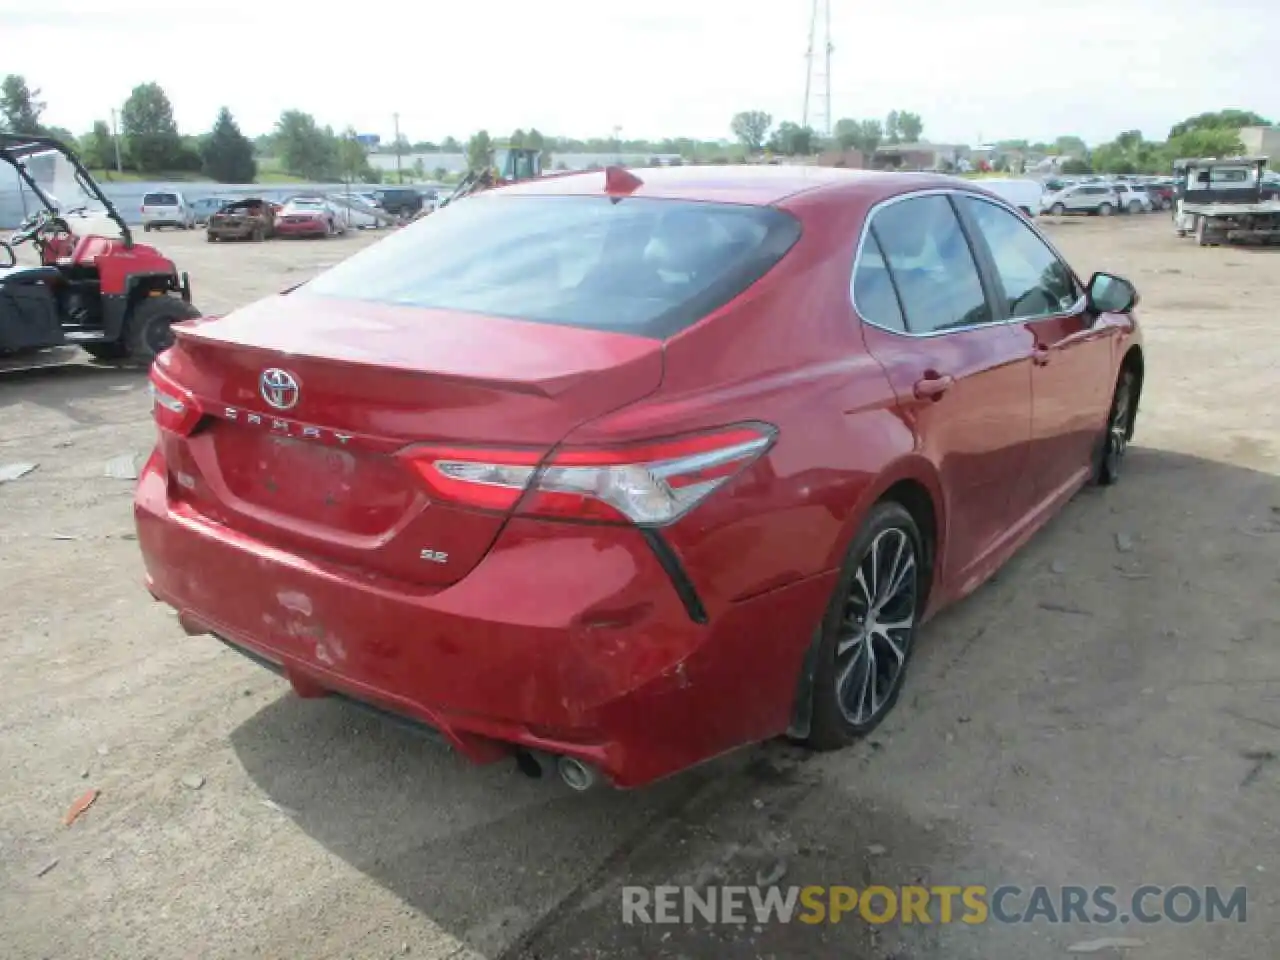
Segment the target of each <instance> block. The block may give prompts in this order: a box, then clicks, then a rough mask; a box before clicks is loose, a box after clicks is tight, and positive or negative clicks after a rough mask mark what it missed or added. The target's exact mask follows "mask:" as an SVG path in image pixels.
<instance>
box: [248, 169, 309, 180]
mask: <svg viewBox="0 0 1280 960" xmlns="http://www.w3.org/2000/svg"><path fill="white" fill-rule="evenodd" d="M256 182H258V183H306V182H307V178H306V177H295V176H294V175H293V174H291V173H285V172H284V171H282V170H259V171H258V179H257V181H256Z"/></svg>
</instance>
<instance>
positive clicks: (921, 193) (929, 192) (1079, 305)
mask: <svg viewBox="0 0 1280 960" xmlns="http://www.w3.org/2000/svg"><path fill="white" fill-rule="evenodd" d="M939 195H941V196H947V197H950V196H961V197H973V198H974V199H975V200H982V201H985V202H986V203H990V204H992V205H993V206H997V207H1000V208H1002V209H1003V210H1005V211H1006V212H1008V213H1010V214H1012V215H1013V216H1015V217H1017V218H1019V219H1020V220H1022V221H1023V222H1025V223H1026V224H1027V225H1028V226H1029V227H1031V230H1032V232H1033V233H1034V234H1035V235H1036V236H1037V237H1039V239H1040V240H1041V242H1043V243H1044V245H1045V246H1047V247H1048V248H1049V252H1050V253H1052V254H1053V255H1054V256H1055V257H1057V258H1058V262H1059V263H1061V264H1062V265H1063V266H1064V267H1066V268H1067V272H1068V273H1070V274H1071V276H1072V278H1073V279H1074V280H1075V281H1076V283H1077V285H1079V286H1080V287H1081V288H1083V287H1084V284H1082V283H1080V278H1079V277H1078V276H1077V275H1076V272H1075V271H1074V270H1072V269H1071V264H1069V263H1068V262H1067V259H1066V258H1065V257H1064V256H1063V255H1062V254H1061V253H1060V252H1059V251H1058V248H1057V247H1055V246H1054V245H1053V244H1052V243H1051V242H1050V241H1049V239H1048V238H1047V237H1046V236H1045V235H1044V234H1043V233H1041V231H1040V228H1039V227H1037V226H1036V225H1035V224H1034V223H1032V222H1031V221H1029V220H1027V218H1026V217H1024V216H1023V215H1022V214H1021V213H1020V212H1018V210H1017V209H1015V208H1014V207H1013V206H1011V205H1010V204H1009V203H1007V202H1006V201H1005V200H1003V199H1002V198H1000V197H988V196H986V195H985V194H981V193H978V192H976V191H973V190H966V189H964V188H963V187H927V188H925V189H923V190H913V191H910V192H908V193H899V194H895V195H894V196H892V197H886V198H885V199H883V200H877V201H876V202H875V203H873V204H872V205H871V208H870V209H869V210H867V213H866V216H865V217H863V218H862V233H861V235H860V236H859V237H858V249H857V251H856V252H855V253H854V256H853V270H852V271H850V273H849V303H850V305H851V306H852V307H853V310H854V312H855V313H856V314H857V315H858V320H859V321H860V322H862V323H865V324H866V325H867V326H869V327H875V328H876V329H877V330H881V331H883V332H884V333H891V334H893V335H894V336H898V337H908V338H910V339H913V340H924V339H928V338H931V337H945V336H949V335H950V334H953V333H968V332H969V331H971V330H985V329H987V328H989V327H1006V326H1010V325H1011V324H1015V323H1030V322H1032V321H1036V320H1049V319H1053V318H1055V317H1067V316H1071V315H1072V314H1076V313H1079V312H1080V311H1081V310H1083V309H1084V306H1085V302H1086V300H1087V297H1086V296H1085V295H1084V294H1081V296H1080V298H1079V299H1078V300H1076V302H1075V303H1074V304H1072V307H1071V309H1070V310H1064V311H1062V312H1061V313H1048V314H1045V315H1044V316H1042V317H1006V318H1005V319H1003V320H988V321H986V322H985V323H967V324H965V325H964V326H962V327H947V328H946V329H943V330H929V331H926V332H924V333H914V332H912V331H910V330H894V329H893V328H892V327H886V326H882V325H881V324H878V323H873V322H872V321H870V320H868V319H867V318H866V316H865V315H864V314H863V312H862V310H861V309H860V308H859V307H858V300H857V297H855V296H854V292H853V290H854V280H855V279H856V277H857V276H858V267H859V266H861V264H862V248H863V247H864V246H865V245H866V242H867V237H868V236H869V235H870V233H871V224H872V221H873V220H874V219H875V216H876V214H878V213H879V212H880V211H881V210H883V209H884V208H885V207H890V206H893V205H894V204H895V203H901V202H902V201H904V200H912V199H915V198H916V197H932V196H939ZM956 216H957V219H958V217H959V215H958V214H957V215H956ZM966 247H968V238H967V237H966ZM969 255H970V256H971V257H974V265H973V267H974V270H976V271H977V273H978V277H979V279H980V280H981V278H982V267H981V266H980V265H979V264H978V263H977V256H976V254H975V253H974V251H973V250H972V249H971V248H970V249H969ZM886 265H887V261H886ZM984 289H985V288H984ZM903 323H904V324H907V323H910V320H909V319H908V318H907V316H906V312H905V311H903Z"/></svg>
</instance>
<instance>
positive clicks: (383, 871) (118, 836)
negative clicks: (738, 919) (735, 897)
mask: <svg viewBox="0 0 1280 960" xmlns="http://www.w3.org/2000/svg"><path fill="white" fill-rule="evenodd" d="M1049 229H1050V230H1051V231H1052V233H1053V235H1054V236H1055V237H1056V238H1057V239H1058V240H1059V242H1060V243H1061V246H1062V247H1063V249H1064V250H1065V251H1066V252H1067V254H1068V255H1069V256H1070V257H1072V259H1073V260H1074V261H1075V263H1076V265H1077V267H1078V268H1079V269H1081V270H1082V271H1087V270H1088V269H1091V268H1100V267H1107V268H1110V269H1113V270H1116V271H1118V272H1122V273H1124V274H1127V275H1128V276H1129V277H1131V278H1132V279H1133V280H1134V281H1135V282H1136V283H1137V284H1138V286H1139V289H1140V290H1141V291H1142V293H1143V304H1142V308H1141V313H1142V318H1143V321H1144V323H1145V325H1146V329H1147V337H1148V345H1149V347H1148V358H1149V359H1148V371H1149V373H1148V384H1147V389H1146V395H1145V397H1144V408H1143V411H1142V416H1141V418H1140V420H1139V428H1138V435H1137V438H1136V443H1137V446H1136V447H1135V448H1134V449H1133V451H1132V455H1131V459H1130V461H1129V464H1128V473H1127V475H1126V476H1125V478H1124V479H1123V481H1122V483H1121V484H1120V486H1119V487H1117V488H1114V489H1111V490H1108V491H1105V492H1102V491H1098V490H1088V491H1085V492H1084V493H1082V494H1081V495H1080V496H1079V497H1078V498H1077V499H1076V500H1075V502H1073V503H1072V504H1071V505H1070V506H1069V508H1068V509H1067V510H1066V511H1065V513H1064V514H1063V515H1062V516H1061V517H1059V518H1058V519H1057V520H1056V521H1055V522H1054V523H1053V524H1052V525H1051V526H1050V527H1049V528H1048V529H1047V530H1045V531H1044V532H1042V533H1041V534H1040V535H1039V536H1038V537H1036V539H1035V540H1034V541H1033V542H1032V543H1031V544H1030V545H1029V546H1028V547H1027V548H1026V549H1025V550H1024V551H1023V552H1022V553H1021V554H1020V555H1019V556H1018V557H1017V558H1016V559H1015V561H1014V562H1013V563H1012V564H1010V565H1009V566H1008V567H1007V568H1006V569H1005V570H1004V571H1002V573H1001V574H1000V575H999V576H998V577H997V578H996V580H995V581H993V582H992V583H990V584H989V585H987V586H986V587H984V588H983V589H981V590H980V591H979V592H978V593H977V594H976V595H975V596H974V597H972V598H971V599H969V600H968V601H966V602H965V603H963V604H962V605H960V607H959V608H957V609H954V610H952V611H950V612H949V613H947V614H945V615H943V616H942V617H940V618H939V619H938V620H937V621H935V622H934V623H933V624H932V625H931V627H930V628H928V629H927V631H926V632H925V635H924V637H923V639H922V642H921V647H920V651H919V656H918V659H917V660H916V662H915V666H914V672H913V674H912V676H911V678H910V679H909V681H908V688H907V691H906V694H905V696H904V699H903V702H902V703H901V705H900V706H899V708H898V710H897V711H896V712H895V713H894V714H893V716H892V717H891V719H890V720H889V721H888V722H887V723H886V725H885V726H884V727H883V728H882V730H881V731H880V732H879V734H878V735H877V736H876V737H875V738H874V739H873V740H872V741H870V742H867V743H864V744H861V745H860V746H858V747H856V748H854V749H851V750H848V751H845V752H843V753H838V754H831V755H825V756H822V757H818V758H807V757H805V756H804V755H803V754H800V753H798V752H795V751H793V750H792V749H791V748H788V747H786V746H783V745H777V744H774V745H768V746H764V747H760V748H755V749H751V750H747V751H743V752H741V753H740V754H738V755H736V756H733V757H730V758H727V759H725V760H723V761H721V762H718V763H716V764H714V765H711V766H709V767H707V768H704V769H700V770H698V771H696V772H693V773H691V774H688V775H686V776H683V777H680V778H677V779H675V780H673V781H671V782H667V783H665V784H662V785H661V786H659V787H658V788H656V789H652V790H649V791H645V792H640V793H626V794H624V793H615V792H610V791H607V790H606V791H597V792H595V793H592V794H588V795H585V796H574V795H569V794H567V793H566V792H564V791H563V790H561V789H557V788H556V787H554V786H552V785H549V784H547V783H538V782H533V781H529V780H526V779H524V778H522V777H519V776H518V775H517V774H516V773H515V772H514V770H513V768H512V767H510V766H508V765H506V764H503V765H499V766H496V767H488V768H483V769H478V768H471V767H467V766H464V765H463V764H462V763H461V762H460V761H458V760H455V759H454V758H452V757H451V756H449V755H446V754H443V753H441V752H440V751H439V749H438V748H436V747H435V746H433V745H431V744H430V743H425V742H423V741H422V740H420V739H418V738H417V737H415V736H413V735H412V734H410V733H407V732H404V731H401V730H400V729H398V728H394V727H391V726H389V725H387V724H386V723H384V722H381V721H379V720H377V719H374V718H368V717H365V716H364V715H363V714H360V713H357V712H355V711H353V710H351V709H350V708H346V707H343V706H341V705H338V704H334V703H330V702H315V701H306V702H304V701H302V700H299V699H296V698H294V697H293V696H292V695H291V694H290V693H288V692H287V690H286V687H285V685H284V684H283V682H281V681H279V680H277V679H275V678H274V677H273V676H271V675H269V674H267V673H266V672H265V671H262V670H260V669H259V668H258V667H256V666H254V665H252V664H251V663H249V662H248V661H246V660H244V659H242V658H240V657H238V656H237V655H236V654H234V653H231V652H228V651H227V650H225V649H223V648H222V647H221V646H220V645H219V644H217V643H215V642H214V641H213V640H211V639H209V638H191V639H189V638H186V637H184V636H183V635H182V632H181V631H180V630H179V629H178V626H177V623H176V621H175V619H174V618H173V617H172V616H171V615H169V614H168V613H167V612H166V611H165V609H164V608H162V607H161V606H159V605H157V604H155V603H153V602H151V601H150V599H149V598H148V596H147V595H146V594H145V592H144V591H143V589H142V587H141V586H140V578H141V564H140V562H139V558H138V555H137V545H136V543H134V542H133V541H132V539H131V537H132V534H131V527H132V520H131V514H130V488H131V484H130V482H129V481H128V479H113V478H111V477H109V476H108V475H107V469H106V468H107V465H108V463H110V462H113V461H114V460H115V459H116V458H121V457H123V458H125V459H126V460H127V459H128V458H129V457H130V456H132V455H134V454H142V453H143V452H144V451H145V450H146V449H147V448H148V446H149V443H150V438H151V435H152V426H151V424H150V421H149V419H148V416H149V414H148V404H147V395H146V389H145V383H144V381H143V380H142V379H141V378H140V377H139V376H138V375H136V374H129V373H123V372H116V371H110V370H102V369H97V368H94V367H91V366H89V365H87V364H85V363H82V362H79V361H76V362H75V363H73V364H72V365H70V366H66V367H62V368H59V369H49V370H42V371H38V372H35V373H26V374H7V375H4V376H0V464H4V463H13V462H17V461H29V462H35V463H38V464H39V466H38V469H36V470H35V471H34V472H32V473H30V474H28V475H27V476H25V477H23V478H22V479H19V480H16V481H14V482H10V483H5V484H3V485H0V544H2V549H0V583H3V584H4V593H5V601H4V604H3V607H0V677H3V680H4V695H3V704H4V705H3V707H2V708H0V738H2V739H0V930H3V931H4V934H3V942H4V945H3V948H0V954H2V955H3V956H4V957H5V958H13V960H20V958H41V957H50V958H52V957H57V958H82V957H83V958H89V957H93V958H108V957H113V958H114V957H120V958H128V960H143V958H150V957H155V958H165V960H169V958H173V957H210V958H232V957H280V958H289V960H312V958H315V960H319V958H350V957H354V958H361V960H364V958H384V957H393V956H406V955H407V956H412V957H436V958H445V957H454V958H463V957H486V958H490V960H496V958H499V957H502V958H509V960H515V958H523V957H529V958H533V957H538V958H547V960H550V958H569V957H623V956H646V957H672V958H675V957H716V958H757V957H760V958H765V957H835V956H840V957H845V958H852V960H871V958H876V960H887V958H891V957H892V958H896V960H906V958H935V957H936V958H945V960H964V958H970V957H972V958H984V960H1006V958H1008V960H1014V958H1016V960H1027V958H1040V957H1053V956H1059V955H1065V952H1066V950H1067V948H1068V947H1069V946H1070V945H1072V944H1076V943H1078V942H1079V941H1086V940H1093V939H1096V938H1099V937H1104V936H1110V937H1115V936H1129V937H1136V938H1140V939H1141V940H1142V941H1144V942H1145V944H1146V945H1145V947H1138V948H1135V949H1134V950H1133V951H1132V953H1131V956H1134V957H1139V958H1140V957H1151V958H1157V957H1158V958H1160V960H1179V958H1184V957H1185V958H1195V960H1204V958H1206V957H1231V958H1233V960H1250V958H1255V957H1256V958H1263V957H1266V958H1268V960H1272V958H1274V956H1275V944H1276V942H1277V940H1278V938H1280V922H1278V920H1277V916H1278V915H1277V909H1278V908H1280V885H1278V884H1277V877H1280V825H1278V822H1277V817H1278V814H1277V809H1280V805H1278V803H1277V800H1278V798H1280V789H1278V788H1280V760H1274V761H1273V760H1272V759H1270V758H1272V757H1273V756H1277V757H1280V643H1278V641H1280V600H1278V599H1277V598H1278V597H1280V479H1277V477H1278V476H1280V412H1278V410H1280V408H1278V407H1277V405H1276V403H1275V385H1276V377H1277V371H1278V370H1280V344H1278V341H1277V330H1278V328H1277V322H1278V319H1277V318H1280V256H1278V255H1275V254H1268V253H1260V252H1251V251H1245V250H1233V249H1199V248H1197V247H1196V246H1194V245H1193V244H1192V243H1191V242H1189V241H1178V240H1177V239H1176V238H1175V237H1174V236H1173V235H1172V231H1171V230H1170V228H1169V222H1168V219H1167V217H1165V216H1152V217H1149V218H1134V219H1129V218H1124V219H1116V220H1113V221H1110V222H1108V221H1072V222H1070V223H1065V224H1061V225H1052V226H1051V227H1050V228H1049ZM368 239H369V238H367V237H347V238H343V239H334V240H330V241H322V242H292V243H290V242H275V243H271V244H267V245H266V246H259V245H218V246H210V245H207V244H205V243H204V242H203V241H202V239H201V237H200V235H198V234H196V235H182V234H164V235H162V236H161V237H160V238H159V240H158V243H159V245H160V246H162V247H163V248H164V249H166V250H168V251H171V252H172V253H173V255H174V256H175V257H176V259H177V260H178V262H179V263H180V265H181V266H182V268H184V269H187V270H189V271H190V272H191V275H192V281H193V285H194V290H195V294H196V298H197V302H198V303H199V305H200V306H201V307H202V308H203V309H204V310H205V311H206V312H207V313H214V312H218V311H222V310H225V309H227V308H230V307H233V306H235V305H236V304H239V303H242V302H244V301H247V300H249V299H252V298H254V297H257V296H260V295H263V294H267V293H270V292H272V291H274V290H276V289H279V288H281V287H283V286H287V285H289V284H291V283H293V282H296V281H298V280H301V279H303V278H304V277H305V276H306V275H307V273H308V272H309V271H311V270H313V269H315V268H316V267H317V266H319V265H321V264H323V263H326V262H332V261H334V260H337V259H339V258H340V257H342V256H344V255H346V253H348V252H349V251H351V250H353V249H355V248H356V247H357V246H359V245H360V244H362V243H366V242H368ZM90 788H97V789H100V790H101V795H100V796H99V798H98V800H97V802H96V804H94V806H92V807H91V808H90V809H89V810H88V811H87V812H86V813H85V814H84V815H83V816H82V817H81V818H80V819H79V820H78V821H77V822H76V823H74V824H73V825H72V826H70V827H66V826H64V825H63V822H62V818H63V816H64V814H65V813H66V812H67V810H68V808H69V807H70V805H71V804H72V802H73V801H75V800H76V798H77V797H78V796H80V795H81V794H82V793H84V792H85V791H86V790H87V789H90ZM780 870H781V871H784V874H785V879H784V880H783V881H782V882H784V883H796V884H813V883H825V884H849V885H853V886H863V885H865V884H867V883H869V882H877V883H886V884H890V885H895V884H901V883H911V882H916V881H917V880H918V881H920V882H924V883H926V884H967V883H986V884H988V885H995V884H997V883H1000V882H1010V883H1018V884H1021V885H1023V886H1030V885H1032V884H1035V883H1043V884H1050V885H1060V884H1095V883H1106V884H1112V885H1114V886H1116V887H1119V888H1121V890H1125V889H1129V888H1131V887H1133V886H1136V885H1138V884H1141V883H1158V884H1165V885H1172V884H1178V883H1188V884H1193V885H1206V884H1217V885H1220V886H1225V887H1227V888H1231V887H1235V886H1237V885H1247V887H1248V919H1247V922H1246V923H1244V924H1238V923H1230V922H1229V923H1218V924H1215V925H1212V926H1209V925H1205V924H1203V923H1198V924H1192V925H1188V926H1179V925H1176V924H1172V923H1162V924H1156V925H1151V926H1147V927H1139V926H1130V927H1128V928H1127V929H1124V928H1118V927H1109V928H1105V929H1103V928H1099V927H1097V926H1093V927H1088V926H1078V925H1072V926H1052V925H1048V924H1045V923H1035V924H1029V925H1021V926H1000V925H997V924H987V925H985V926H981V927H967V926H964V925H958V924H957V925H951V926H941V925H936V924H935V925H932V926H924V925H911V926H900V925H896V924H891V925H888V926H885V927H880V928H875V929H872V928H869V927H867V926H866V925H865V924H863V923H861V922H860V921H858V920H846V922H844V923H842V924H840V925H838V926H818V927H809V926H803V925H799V924H796V925H791V926H785V927H784V926H781V925H774V926H766V927H763V928H760V927H753V926H750V925H748V926H745V927H742V928H729V927H720V928H709V927H707V926H706V925H698V924H695V925H691V926H684V925H676V926H664V927H626V926H623V925H622V924H621V922H620V910H619V903H620V894H619V892H618V887H619V885H620V884H621V883H623V882H633V883H642V884H662V883H706V882H709V881H715V882H732V883H746V884H751V883H754V882H755V880H756V877H757V873H758V872H759V873H765V874H768V873H773V874H777V873H778V871H780ZM717 878H719V879H717ZM1095 955H1096V956H1102V957H1111V956H1114V955H1115V954H1114V953H1113V952H1110V951H1107V952H1103V953H1100V954H1095Z"/></svg>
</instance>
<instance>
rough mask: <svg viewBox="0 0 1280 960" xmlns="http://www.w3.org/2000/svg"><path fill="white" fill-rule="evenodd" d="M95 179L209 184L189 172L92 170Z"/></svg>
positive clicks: (207, 181) (116, 181) (119, 181)
mask: <svg viewBox="0 0 1280 960" xmlns="http://www.w3.org/2000/svg"><path fill="white" fill-rule="evenodd" d="M89 172H90V173H92V174H93V179H95V180H97V181H98V182H99V183H138V182H140V181H144V180H145V181H151V180H161V181H163V180H181V181H184V182H189V183H209V182H210V180H209V178H208V177H206V176H204V175H203V174H200V173H191V172H190V171H188V170H162V171H160V172H159V173H138V172H136V171H134V170H125V171H124V172H123V173H117V172H116V171H115V170H90V171H89Z"/></svg>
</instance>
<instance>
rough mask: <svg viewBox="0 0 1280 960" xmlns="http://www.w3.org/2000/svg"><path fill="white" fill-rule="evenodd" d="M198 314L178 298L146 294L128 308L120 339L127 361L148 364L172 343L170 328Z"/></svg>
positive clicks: (198, 314)
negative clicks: (148, 295)
mask: <svg viewBox="0 0 1280 960" xmlns="http://www.w3.org/2000/svg"><path fill="white" fill-rule="evenodd" d="M198 316H200V311H199V310H197V309H196V308H195V307H194V306H192V305H191V304H189V303H187V302H186V301H185V300H181V299H179V298H178V297H175V296H170V295H166V296H163V297H146V298H144V299H142V300H140V301H139V302H138V303H137V304H136V305H135V306H134V307H133V309H131V310H130V311H129V315H128V317H127V318H126V319H125V322H124V331H123V334H122V335H121V337H120V342H121V343H122V344H123V346H124V355H125V356H126V357H127V358H128V359H129V362H130V363H133V364H137V365H139V366H150V365H151V361H153V360H155V358H156V354H158V353H160V352H161V351H163V350H164V349H166V348H167V347H168V346H169V345H170V344H172V343H173V334H172V332H170V330H169V328H170V327H171V326H173V325H174V324H175V323H180V322H181V321H183V320H191V319H194V318H195V317H198Z"/></svg>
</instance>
